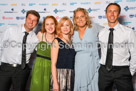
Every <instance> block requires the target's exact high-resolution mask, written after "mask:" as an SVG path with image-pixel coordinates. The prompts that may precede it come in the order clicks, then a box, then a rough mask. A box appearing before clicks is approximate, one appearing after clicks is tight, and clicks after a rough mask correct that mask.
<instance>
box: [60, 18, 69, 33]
mask: <svg viewBox="0 0 136 91" xmlns="http://www.w3.org/2000/svg"><path fill="white" fill-rule="evenodd" d="M70 29H71V27H70V23H69V21H68V20H66V21H65V22H64V24H63V25H62V26H61V32H62V34H65V35H68V34H69V33H70Z"/></svg>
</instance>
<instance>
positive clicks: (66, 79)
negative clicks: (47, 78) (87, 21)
mask: <svg viewBox="0 0 136 91" xmlns="http://www.w3.org/2000/svg"><path fill="white" fill-rule="evenodd" d="M72 35H73V25H72V22H71V20H70V19H69V18H68V17H62V18H61V20H60V21H59V23H58V26H57V36H58V38H56V39H55V40H54V43H53V45H52V48H51V70H52V80H53V84H52V85H53V86H52V87H53V88H52V90H53V91H54V90H55V91H73V88H74V59H75V51H74V49H73V48H72V39H71V36H72Z"/></svg>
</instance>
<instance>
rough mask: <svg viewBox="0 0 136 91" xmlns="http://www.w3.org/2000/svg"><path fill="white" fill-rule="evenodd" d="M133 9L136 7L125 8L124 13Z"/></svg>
mask: <svg viewBox="0 0 136 91" xmlns="http://www.w3.org/2000/svg"><path fill="white" fill-rule="evenodd" d="M135 9H136V7H128V6H126V7H125V8H124V10H125V11H128V10H135Z"/></svg>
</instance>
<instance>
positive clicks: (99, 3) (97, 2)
mask: <svg viewBox="0 0 136 91" xmlns="http://www.w3.org/2000/svg"><path fill="white" fill-rule="evenodd" d="M101 3H102V2H94V4H101Z"/></svg>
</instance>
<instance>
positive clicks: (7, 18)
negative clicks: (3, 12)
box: [2, 16, 14, 20]
mask: <svg viewBox="0 0 136 91" xmlns="http://www.w3.org/2000/svg"><path fill="white" fill-rule="evenodd" d="M2 19H3V20H12V19H14V18H13V17H5V16H2Z"/></svg>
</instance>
